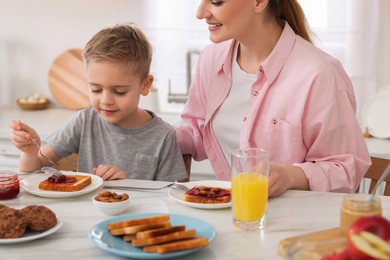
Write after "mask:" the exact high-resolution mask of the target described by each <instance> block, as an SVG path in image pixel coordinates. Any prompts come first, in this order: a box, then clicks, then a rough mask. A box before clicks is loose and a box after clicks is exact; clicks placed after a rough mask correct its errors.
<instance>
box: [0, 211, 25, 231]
mask: <svg viewBox="0 0 390 260" xmlns="http://www.w3.org/2000/svg"><path fill="white" fill-rule="evenodd" d="M25 231H26V223H25V222H24V218H23V215H22V214H21V212H20V211H19V210H16V209H13V208H10V207H7V206H5V205H0V238H18V237H20V236H22V235H23V234H24V232H25Z"/></svg>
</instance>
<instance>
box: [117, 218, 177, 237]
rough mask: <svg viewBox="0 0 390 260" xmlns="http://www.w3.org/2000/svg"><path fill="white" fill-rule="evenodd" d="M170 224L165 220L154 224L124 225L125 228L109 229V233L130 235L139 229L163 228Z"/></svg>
mask: <svg viewBox="0 0 390 260" xmlns="http://www.w3.org/2000/svg"><path fill="white" fill-rule="evenodd" d="M170 226H171V222H169V221H166V222H161V223H156V224H147V225H138V226H131V227H125V228H116V229H111V230H110V233H111V235H113V236H122V235H131V234H135V233H137V232H140V231H145V230H151V229H157V228H165V227H170Z"/></svg>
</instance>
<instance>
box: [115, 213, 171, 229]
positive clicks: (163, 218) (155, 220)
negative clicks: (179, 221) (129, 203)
mask: <svg viewBox="0 0 390 260" xmlns="http://www.w3.org/2000/svg"><path fill="white" fill-rule="evenodd" d="M165 221H169V215H158V216H153V217H147V218H139V219H129V220H124V221H119V222H113V223H109V224H107V228H108V229H109V230H111V229H116V228H124V227H131V226H138V225H146V224H154V223H159V222H165Z"/></svg>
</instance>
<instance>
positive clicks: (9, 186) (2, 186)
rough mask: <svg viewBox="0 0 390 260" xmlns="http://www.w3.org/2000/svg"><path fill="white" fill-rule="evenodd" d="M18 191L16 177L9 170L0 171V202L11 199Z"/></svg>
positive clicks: (17, 179)
mask: <svg viewBox="0 0 390 260" xmlns="http://www.w3.org/2000/svg"><path fill="white" fill-rule="evenodd" d="M19 191H20V186H19V178H18V175H17V174H16V173H15V172H13V171H10V170H0V200H8V199H13V198H15V197H16V196H18V194H19Z"/></svg>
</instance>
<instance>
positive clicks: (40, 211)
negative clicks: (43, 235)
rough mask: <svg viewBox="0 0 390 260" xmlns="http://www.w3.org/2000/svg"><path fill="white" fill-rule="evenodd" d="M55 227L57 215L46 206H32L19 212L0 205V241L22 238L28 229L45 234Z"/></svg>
mask: <svg viewBox="0 0 390 260" xmlns="http://www.w3.org/2000/svg"><path fill="white" fill-rule="evenodd" d="M55 225H57V217H56V215H55V213H54V212H53V211H51V209H49V208H47V207H45V206H40V205H30V206H27V207H25V208H23V209H20V210H18V209H14V208H11V207H8V206H5V205H0V239H1V238H18V237H21V236H22V235H23V234H24V233H25V232H26V230H28V229H30V230H32V231H36V232H43V231H45V230H48V229H51V228H52V227H54V226H55Z"/></svg>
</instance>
